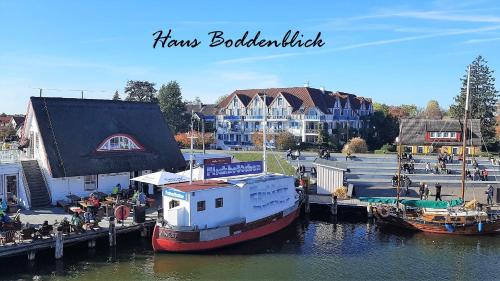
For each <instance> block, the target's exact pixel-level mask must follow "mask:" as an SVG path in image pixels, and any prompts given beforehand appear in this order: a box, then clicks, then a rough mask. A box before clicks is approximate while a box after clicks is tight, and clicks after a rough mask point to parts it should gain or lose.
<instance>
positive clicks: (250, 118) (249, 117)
mask: <svg viewBox="0 0 500 281" xmlns="http://www.w3.org/2000/svg"><path fill="white" fill-rule="evenodd" d="M262 119H263V116H262V115H247V116H245V121H262Z"/></svg>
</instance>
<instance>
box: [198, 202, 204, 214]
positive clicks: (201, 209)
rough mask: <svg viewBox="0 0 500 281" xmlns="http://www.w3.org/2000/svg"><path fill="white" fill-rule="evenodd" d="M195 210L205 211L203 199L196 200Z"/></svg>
mask: <svg viewBox="0 0 500 281" xmlns="http://www.w3.org/2000/svg"><path fill="white" fill-rule="evenodd" d="M197 210H198V212H201V211H205V201H198V203H197Z"/></svg>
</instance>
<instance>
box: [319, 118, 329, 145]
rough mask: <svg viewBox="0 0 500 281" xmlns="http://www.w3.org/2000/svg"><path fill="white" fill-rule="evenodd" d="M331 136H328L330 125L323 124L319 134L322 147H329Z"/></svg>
mask: <svg viewBox="0 0 500 281" xmlns="http://www.w3.org/2000/svg"><path fill="white" fill-rule="evenodd" d="M329 142H330V135H329V134H328V123H326V122H325V123H321V124H320V126H319V132H318V143H319V144H320V145H322V146H328V143H329Z"/></svg>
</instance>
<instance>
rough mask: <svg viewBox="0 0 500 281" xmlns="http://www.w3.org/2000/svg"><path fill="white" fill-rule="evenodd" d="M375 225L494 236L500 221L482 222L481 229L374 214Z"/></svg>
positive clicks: (435, 232) (399, 228)
mask: <svg viewBox="0 0 500 281" xmlns="http://www.w3.org/2000/svg"><path fill="white" fill-rule="evenodd" d="M374 214H375V217H376V219H377V224H378V225H379V226H381V227H390V228H393V229H397V230H403V231H412V232H426V233H434V234H449V235H494V234H500V220H498V219H497V220H495V221H492V222H491V221H490V222H482V229H480V227H479V223H478V222H476V223H471V224H466V225H464V224H451V223H448V224H447V223H430V222H424V221H421V220H418V219H413V218H411V219H404V218H402V217H400V216H398V215H396V214H388V215H381V214H379V213H378V212H375V213H374Z"/></svg>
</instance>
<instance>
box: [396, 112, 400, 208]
mask: <svg viewBox="0 0 500 281" xmlns="http://www.w3.org/2000/svg"><path fill="white" fill-rule="evenodd" d="M396 143H397V149H398V182H397V187H396V192H397V195H396V197H397V203H396V204H397V206H398V208H399V190H400V188H401V121H400V122H399V136H398V137H396Z"/></svg>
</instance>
